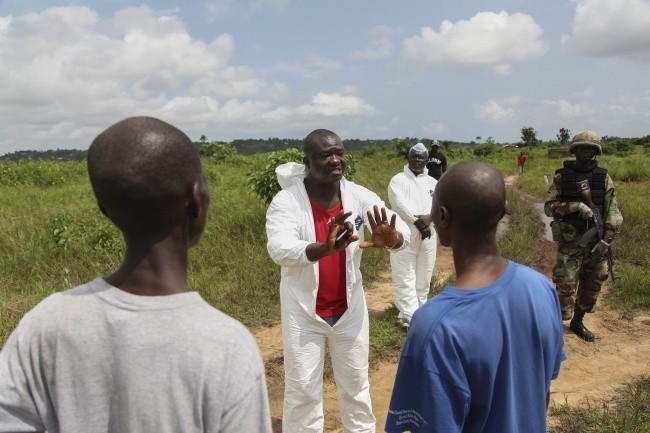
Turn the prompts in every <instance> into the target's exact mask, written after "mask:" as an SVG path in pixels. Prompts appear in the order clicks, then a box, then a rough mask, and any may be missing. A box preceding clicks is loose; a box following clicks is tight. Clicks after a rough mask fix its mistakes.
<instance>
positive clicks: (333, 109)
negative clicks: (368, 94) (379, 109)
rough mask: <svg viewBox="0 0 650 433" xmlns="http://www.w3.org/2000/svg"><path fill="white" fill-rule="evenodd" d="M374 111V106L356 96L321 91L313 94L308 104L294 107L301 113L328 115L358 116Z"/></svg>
mask: <svg viewBox="0 0 650 433" xmlns="http://www.w3.org/2000/svg"><path fill="white" fill-rule="evenodd" d="M374 111H375V107H373V106H372V105H370V104H367V103H365V102H364V101H363V100H362V99H360V98H358V97H357V96H354V95H345V94H342V93H323V92H319V93H317V94H316V95H314V97H313V98H312V100H311V103H310V104H305V105H302V106H300V107H298V108H297V109H296V112H297V113H298V114H301V115H307V116H312V115H318V116H328V117H330V116H359V115H364V114H371V113H373V112H374Z"/></svg>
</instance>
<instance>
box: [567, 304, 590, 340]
mask: <svg viewBox="0 0 650 433" xmlns="http://www.w3.org/2000/svg"><path fill="white" fill-rule="evenodd" d="M584 317H585V312H584V311H582V310H578V309H577V308H576V310H575V311H574V313H573V319H571V323H569V329H570V330H572V331H573V332H574V333H575V334H576V335H577V336H578V337H580V338H582V339H583V340H585V341H588V342H593V341H595V340H596V336H595V335H594V333H593V332H591V331H590V330H588V329H587V328H586V327H585V325H583V324H582V319H583V318H584Z"/></svg>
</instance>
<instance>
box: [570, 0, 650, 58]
mask: <svg viewBox="0 0 650 433" xmlns="http://www.w3.org/2000/svg"><path fill="white" fill-rule="evenodd" d="M649 23H650V2H648V1H647V0H617V1H612V0H577V1H576V13H575V17H574V20H573V28H572V34H571V36H568V35H565V36H564V37H563V38H562V43H563V46H564V47H565V48H570V47H573V48H574V49H575V50H576V51H577V52H578V53H581V54H585V55H589V56H596V57H621V58H625V59H629V60H634V61H637V62H640V63H648V62H650V24H649Z"/></svg>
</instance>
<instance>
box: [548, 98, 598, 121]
mask: <svg viewBox="0 0 650 433" xmlns="http://www.w3.org/2000/svg"><path fill="white" fill-rule="evenodd" d="M543 105H546V106H547V107H548V108H550V109H551V110H552V111H553V112H555V113H556V114H557V116H558V117H559V118H561V119H575V118H581V117H585V116H588V115H590V114H591V113H593V111H594V110H593V107H592V106H591V105H589V104H584V103H572V102H569V101H567V100H566V99H558V100H548V99H546V100H544V101H543Z"/></svg>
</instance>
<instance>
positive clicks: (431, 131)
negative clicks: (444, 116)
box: [422, 122, 447, 138]
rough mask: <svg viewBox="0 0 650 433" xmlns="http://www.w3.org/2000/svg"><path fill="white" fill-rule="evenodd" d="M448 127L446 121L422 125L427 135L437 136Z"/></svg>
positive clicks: (423, 131)
mask: <svg viewBox="0 0 650 433" xmlns="http://www.w3.org/2000/svg"><path fill="white" fill-rule="evenodd" d="M446 129H447V128H445V125H444V123H440V122H431V123H428V124H426V125H424V126H423V127H422V133H423V134H424V135H425V136H426V137H431V138H435V137H438V136H441V135H442V134H444V133H445V132H446Z"/></svg>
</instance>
